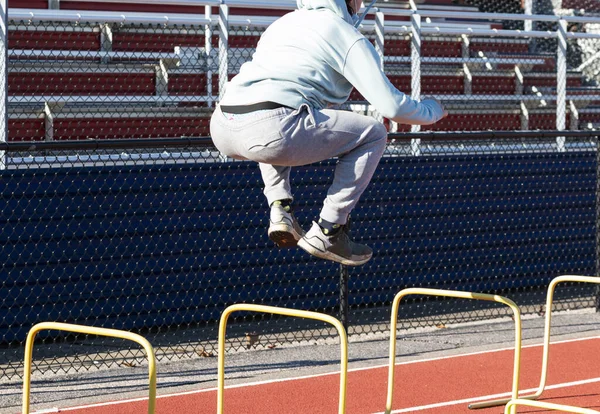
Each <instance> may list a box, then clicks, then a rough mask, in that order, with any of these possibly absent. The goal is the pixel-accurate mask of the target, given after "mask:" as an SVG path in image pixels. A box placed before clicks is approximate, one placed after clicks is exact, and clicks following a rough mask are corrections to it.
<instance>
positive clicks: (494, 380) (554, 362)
mask: <svg viewBox="0 0 600 414" xmlns="http://www.w3.org/2000/svg"><path fill="white" fill-rule="evenodd" d="M599 349H600V337H594V338H585V339H579V340H571V341H564V342H558V343H554V344H552V345H551V347H550V358H549V361H550V363H549V367H548V381H547V383H546V384H547V385H546V390H545V391H544V393H543V394H542V397H541V399H540V400H542V401H549V402H554V403H558V404H564V405H574V406H579V407H586V408H591V409H595V410H600V354H599V353H598V350H599ZM398 351H399V353H400V354H401V351H402V350H401V349H399V350H398ZM513 355H514V354H513V351H512V350H507V349H505V350H499V351H489V352H487V351H486V352H480V353H473V354H465V355H457V356H451V357H443V358H436V359H428V360H420V361H414V362H405V363H401V364H398V365H396V368H395V369H396V373H395V384H394V405H393V410H394V411H393V412H394V413H405V412H417V413H431V414H442V413H443V414H454V413H457V414H458V413H467V412H470V413H474V412H475V413H481V414H490V413H498V414H500V413H503V412H504V411H503V407H495V408H487V409H482V410H476V411H473V410H469V409H468V407H467V405H468V404H469V403H471V402H475V401H482V400H487V399H495V398H503V397H508V396H509V395H510V390H511V388H512V369H513ZM541 359H542V346H541V345H535V346H529V347H524V348H523V350H522V355H521V378H520V386H519V389H520V390H526V391H529V392H527V393H530V392H533V391H534V390H535V389H537V387H538V384H539V381H540V373H541V364H542V362H541ZM226 385H227V384H226ZM386 392H387V367H375V368H367V369H357V370H351V371H349V373H348V390H347V398H346V413H347V414H372V413H380V412H383V411H384V409H385V400H386ZM338 393H339V373H338V374H326V375H320V376H313V377H308V378H296V379H289V380H282V381H275V382H266V383H257V384H248V385H241V386H235V387H230V388H227V387H226V389H225V394H224V401H225V403H224V407H225V413H226V414H266V413H278V414H300V413H302V414H307V413H308V414H334V413H337V412H338ZM216 402H217V393H216V390H215V389H210V390H198V391H192V392H189V393H182V394H177V395H165V396H159V398H158V400H157V405H156V413H157V414H188V413H189V414H192V413H193V414H198V413H215V412H216ZM60 412H69V413H72V414H106V413H111V414H140V413H145V412H147V401H146V400H145V399H140V400H137V401H116V402H113V403H107V404H102V405H99V404H96V405H92V406H88V407H73V408H66V409H65V408H63V409H61V410H60ZM518 412H519V413H556V411H546V410H542V409H539V408H532V407H520V408H519V410H518Z"/></svg>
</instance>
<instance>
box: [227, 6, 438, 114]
mask: <svg viewBox="0 0 600 414" xmlns="http://www.w3.org/2000/svg"><path fill="white" fill-rule="evenodd" d="M297 5H298V10H296V11H294V12H291V13H288V14H286V15H285V16H283V17H281V18H280V19H278V20H276V21H275V22H274V23H273V24H272V25H271V26H269V27H268V28H267V30H266V31H265V32H264V33H263V35H262V36H261V38H260V41H259V43H258V46H257V48H256V52H255V53H254V55H253V56H252V60H251V61H249V62H246V63H244V64H243V65H242V67H241V69H240V73H239V74H238V75H236V76H235V77H234V78H233V79H232V80H231V81H230V82H229V83H228V84H227V87H226V92H225V95H224V96H223V99H222V101H221V103H222V104H223V105H247V104H252V103H257V102H263V101H273V102H277V103H280V104H283V105H286V106H290V107H293V108H298V107H300V105H302V104H305V103H306V104H308V105H310V106H311V107H313V108H316V109H323V108H327V107H329V106H333V105H339V104H342V103H344V102H346V101H347V100H348V97H349V95H350V92H352V87H355V88H356V89H357V90H358V91H359V92H360V93H361V94H362V96H364V97H365V99H366V100H367V101H369V103H370V104H371V105H373V106H374V107H375V108H376V109H377V110H378V111H379V113H380V114H381V115H383V116H384V117H386V118H389V119H392V120H394V121H396V122H399V123H405V124H419V125H426V124H431V123H434V122H436V121H438V120H439V119H441V118H442V116H443V109H442V107H441V106H440V105H439V104H438V103H437V102H436V101H433V100H424V101H423V102H420V103H419V102H416V101H414V100H412V99H411V98H410V97H408V96H406V95H405V94H404V93H402V92H400V91H399V90H398V89H396V88H395V87H394V86H393V85H392V84H391V83H390V81H389V79H388V78H387V76H386V75H385V73H383V71H382V70H381V66H380V58H379V55H378V54H377V52H376V51H375V48H374V47H373V45H372V44H371V42H370V41H369V40H368V39H366V38H365V37H364V36H363V35H362V34H361V33H360V32H359V31H358V30H357V29H356V28H355V27H354V26H353V25H352V16H350V14H349V13H348V11H347V8H346V3H345V1H344V0H297Z"/></svg>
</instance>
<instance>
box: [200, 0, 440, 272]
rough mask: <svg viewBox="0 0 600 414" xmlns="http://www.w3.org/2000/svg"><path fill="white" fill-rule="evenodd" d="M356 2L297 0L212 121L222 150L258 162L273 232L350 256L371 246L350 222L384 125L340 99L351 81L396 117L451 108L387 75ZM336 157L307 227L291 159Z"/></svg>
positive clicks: (432, 116)
mask: <svg viewBox="0 0 600 414" xmlns="http://www.w3.org/2000/svg"><path fill="white" fill-rule="evenodd" d="M360 4H361V1H360V0H297V6H298V10H296V11H294V12H291V13H288V14H286V15H285V16H283V17H281V18H280V19H278V20H276V21H275V22H274V23H273V24H272V25H270V26H269V27H268V28H267V30H266V31H265V32H264V33H263V35H262V36H261V38H260V41H259V43H258V46H257V48H256V52H255V53H254V55H253V57H252V60H251V61H249V62H246V63H244V64H243V65H242V67H241V69H240V72H239V74H238V75H236V76H235V77H234V78H233V79H232V80H231V81H230V82H228V83H227V86H226V91H225V94H224V95H223V98H222V100H221V101H220V103H219V105H217V108H216V109H215V112H214V113H213V115H212V118H211V123H210V131H211V136H212V139H213V142H214V144H215V146H216V147H217V149H219V151H221V152H222V153H224V154H226V155H227V156H230V157H232V158H234V159H239V160H252V161H256V162H258V163H259V168H260V172H261V175H262V179H263V181H264V194H265V196H266V198H267V201H268V203H269V206H270V209H271V211H270V224H269V229H268V235H269V237H270V238H271V239H272V240H273V241H274V242H275V243H277V245H279V246H280V247H290V246H296V244H297V245H298V246H299V247H301V248H302V249H304V250H305V251H307V252H308V253H310V254H312V255H314V256H317V257H320V258H323V259H328V260H333V261H335V262H339V263H342V264H346V265H360V264H363V263H365V262H367V261H368V260H369V259H371V256H372V254H373V251H372V250H371V248H370V247H368V246H366V245H363V244H359V243H356V242H354V241H352V240H351V238H350V235H349V232H348V225H347V224H348V223H347V222H348V215H349V214H350V212H351V211H352V209H353V208H354V207H355V206H356V204H357V203H358V200H359V198H360V196H361V195H362V193H363V192H364V191H365V189H366V188H367V186H368V184H369V182H370V180H371V178H372V176H373V173H374V172H375V169H376V168H377V164H378V163H379V160H380V159H381V157H382V155H383V152H384V149H385V146H386V142H387V130H386V128H385V126H384V125H383V124H382V123H381V122H379V121H377V120H376V119H374V118H372V117H368V116H364V115H360V114H356V113H353V112H349V111H343V110H339V109H334V107H335V106H337V105H340V104H342V103H344V102H346V100H347V99H348V97H349V95H350V92H351V91H352V88H353V87H354V88H356V89H357V90H358V91H359V92H360V93H361V94H362V96H364V97H365V99H366V100H367V101H369V103H370V104H371V105H373V106H374V107H375V108H376V109H377V110H378V111H379V113H380V114H381V115H382V116H384V117H386V118H389V119H392V120H393V121H396V122H398V123H403V124H415V125H427V124H432V123H434V122H437V121H438V120H440V119H442V118H444V117H445V116H446V115H447V112H446V111H445V110H444V107H443V106H442V105H441V104H440V103H439V102H438V101H437V100H434V99H424V100H422V101H421V102H418V101H415V100H412V99H411V98H410V97H408V96H406V95H405V94H404V93H402V92H400V91H398V90H397V89H396V88H395V87H394V86H393V85H392V84H391V83H390V81H389V79H388V78H387V76H386V75H385V73H384V72H383V71H382V70H381V65H380V57H379V55H378V54H377V52H376V51H375V49H374V47H373V46H372V44H371V43H370V42H369V40H368V39H366V38H365V37H364V36H363V35H362V34H361V33H360V32H359V31H358V30H357V29H356V28H355V27H354V25H353V21H354V20H353V19H356V14H355V12H354V11H355V10H358V8H359V7H360ZM334 157H337V159H338V160H337V164H336V167H335V174H334V177H333V182H332V184H331V186H330V187H329V189H328V192H327V197H326V198H325V200H324V202H323V207H322V209H321V212H320V215H319V218H318V220H316V221H314V222H313V224H312V227H311V228H310V230H309V231H308V232H307V233H305V232H304V231H303V230H302V228H301V227H300V225H299V224H298V222H297V221H296V218H295V217H294V214H293V210H292V201H293V199H294V197H293V195H292V190H291V187H290V171H291V167H294V166H299V165H307V164H312V163H315V162H319V161H323V160H326V159H329V158H334Z"/></svg>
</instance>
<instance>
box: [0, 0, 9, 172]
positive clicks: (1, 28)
mask: <svg viewBox="0 0 600 414" xmlns="http://www.w3.org/2000/svg"><path fill="white" fill-rule="evenodd" d="M0 74H1V76H2V81H1V84H0V142H7V141H8V0H0ZM4 169H6V154H5V152H4V151H0V170H4Z"/></svg>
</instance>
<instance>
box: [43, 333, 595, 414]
mask: <svg viewBox="0 0 600 414" xmlns="http://www.w3.org/2000/svg"><path fill="white" fill-rule="evenodd" d="M593 339H600V336H590V337H587V338H575V339H565V340H561V341H556V342H551V344H552V345H554V344H564V343H569V342H579V341H588V340H593ZM542 346H543V344H532V345H525V346H523V348H535V347H542ZM513 349H514V347H508V348H500V349H493V350H489V351H477V352H469V353H466V354H458V355H448V356H441V357H434V358H424V359H418V360H414V361H404V362H398V363H397V364H396V366H398V365H410V364H418V363H422V362H431V361H440V360H444V359H451V358H462V357H468V356H473V355H482V354H492V353H495V352H502V351H511V350H513ZM387 367H389V365H388V364H385V365H377V366H373V367H361V368H352V369H349V370H348V372H356V371H366V370H369V369H380V368H387ZM329 375H340V373H339V371H337V372H327V373H324V374H312V375H305V376H300V377H292V378H282V379H273V380H265V381H256V382H249V383H245V384H236V385H228V386H226V387H225V389H234V388H243V387H253V386H257V385H265V384H275V383H279V382H285V381H296V380H304V379H311V378H319V377H326V376H329ZM549 388H550V387H549V386H547V387H546V389H549ZM215 391H217V388H216V387H214V388H204V389H201V390H193V391H183V392H177V393H173V394H164V395H158V396H157V397H156V398H157V399H159V398H170V397H179V396H183V395H193V394H202V393H205V392H215ZM533 391H535V389H534V390H533ZM523 392H526V391H523ZM502 395H504V394H502ZM502 395H501V396H502ZM506 395H507V396H509V395H510V393H508V394H506ZM485 398H486V397H478V398H477V400H480V399H485ZM491 398H494V397H491ZM500 398H501V397H500ZM147 400H148V397H140V398H132V399H128V400H119V401H110V402H105V403H96V404H89V405H79V406H77V407H67V408H61V409H60V410H61V411H75V410H83V409H86V408H94V407H106V406H109V405H118V404H129V403H133V402H139V401H147ZM456 404H459V403H458V402H457V403H456ZM33 414H35V412H34V413H33Z"/></svg>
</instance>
